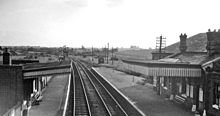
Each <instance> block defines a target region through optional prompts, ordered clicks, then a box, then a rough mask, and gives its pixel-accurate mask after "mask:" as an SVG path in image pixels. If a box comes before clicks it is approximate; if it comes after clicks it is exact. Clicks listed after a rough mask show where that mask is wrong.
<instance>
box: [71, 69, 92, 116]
mask: <svg viewBox="0 0 220 116" xmlns="http://www.w3.org/2000/svg"><path fill="white" fill-rule="evenodd" d="M73 70H74V77H75V78H74V80H73V81H74V84H73V88H74V89H73V91H74V95H73V97H74V98H73V99H74V105H73V116H91V112H90V105H89V102H88V97H87V94H86V90H85V86H84V83H83V80H82V78H81V74H80V73H79V71H78V68H77V67H76V65H73Z"/></svg>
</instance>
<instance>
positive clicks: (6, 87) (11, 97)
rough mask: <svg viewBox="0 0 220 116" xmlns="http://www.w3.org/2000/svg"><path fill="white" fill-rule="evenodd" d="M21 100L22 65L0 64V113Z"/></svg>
mask: <svg viewBox="0 0 220 116" xmlns="http://www.w3.org/2000/svg"><path fill="white" fill-rule="evenodd" d="M22 100H23V80H22V67H21V66H4V65H3V66H0V115H3V113H5V112H6V111H7V110H9V109H10V108H12V107H13V106H15V105H16V104H17V103H18V102H19V101H20V102H22Z"/></svg>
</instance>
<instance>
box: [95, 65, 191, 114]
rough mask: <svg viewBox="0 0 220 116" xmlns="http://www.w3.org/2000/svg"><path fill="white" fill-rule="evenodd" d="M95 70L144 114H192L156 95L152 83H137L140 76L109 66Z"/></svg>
mask: <svg viewBox="0 0 220 116" xmlns="http://www.w3.org/2000/svg"><path fill="white" fill-rule="evenodd" d="M96 70H97V71H98V72H99V73H101V74H102V75H103V76H104V77H106V79H108V80H109V81H110V82H111V83H112V84H113V85H115V86H116V87H117V88H118V89H119V90H120V91H121V92H122V93H123V94H125V96H127V97H128V98H130V99H131V101H132V102H135V103H136V105H137V107H138V108H140V109H141V110H142V111H143V112H144V113H145V114H146V116H194V114H193V113H192V112H188V111H186V110H185V109H183V108H182V107H180V106H178V105H177V104H174V103H172V102H171V101H169V100H165V99H164V98H163V97H161V96H159V95H157V94H156V92H155V91H153V88H152V85H139V84H137V83H138V82H140V81H141V80H142V78H139V77H134V76H131V75H128V74H125V73H123V72H119V71H112V69H111V68H103V67H101V68H96ZM133 78H134V80H133ZM138 78H139V79H138ZM133 82H134V83H135V84H134V83H133ZM132 83H133V84H132Z"/></svg>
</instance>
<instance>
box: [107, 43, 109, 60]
mask: <svg viewBox="0 0 220 116" xmlns="http://www.w3.org/2000/svg"><path fill="white" fill-rule="evenodd" d="M108 51H109V43H108V49H107V64H108Z"/></svg>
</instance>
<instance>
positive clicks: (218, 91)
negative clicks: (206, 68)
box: [213, 83, 220, 109]
mask: <svg viewBox="0 0 220 116" xmlns="http://www.w3.org/2000/svg"><path fill="white" fill-rule="evenodd" d="M213 107H214V108H216V109H219V108H220V83H213Z"/></svg>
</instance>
